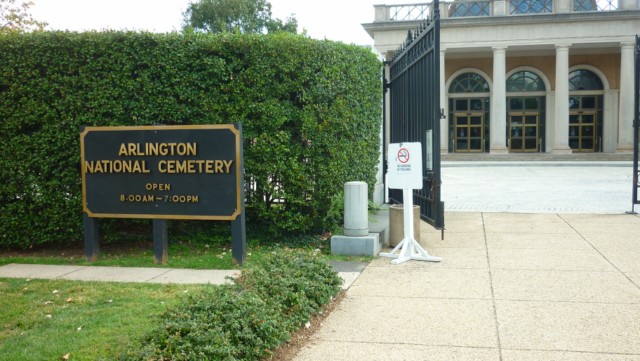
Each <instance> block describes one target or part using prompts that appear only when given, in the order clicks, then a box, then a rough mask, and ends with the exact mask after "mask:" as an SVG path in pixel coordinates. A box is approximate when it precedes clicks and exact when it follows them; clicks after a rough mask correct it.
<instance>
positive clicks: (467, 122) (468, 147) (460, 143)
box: [454, 113, 484, 152]
mask: <svg viewBox="0 0 640 361" xmlns="http://www.w3.org/2000/svg"><path fill="white" fill-rule="evenodd" d="M454 117H455V122H454V123H455V129H454V132H455V133H454V134H455V142H454V144H455V151H456V152H483V151H484V136H483V132H482V127H483V125H484V117H483V116H482V114H474V113H466V114H454Z"/></svg>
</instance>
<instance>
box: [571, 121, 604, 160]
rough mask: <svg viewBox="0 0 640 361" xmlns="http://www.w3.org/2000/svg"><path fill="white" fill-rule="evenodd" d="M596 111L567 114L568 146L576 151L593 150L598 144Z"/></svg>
mask: <svg viewBox="0 0 640 361" xmlns="http://www.w3.org/2000/svg"><path fill="white" fill-rule="evenodd" d="M597 137H598V113H597V112H582V111H580V112H571V113H570V114H569V146H570V147H571V149H573V150H574V151H576V152H595V151H596V150H597V146H598V138H597Z"/></svg>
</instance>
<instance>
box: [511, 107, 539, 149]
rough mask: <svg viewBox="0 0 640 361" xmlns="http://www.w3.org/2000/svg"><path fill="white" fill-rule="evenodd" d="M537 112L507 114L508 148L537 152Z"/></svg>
mask: <svg viewBox="0 0 640 361" xmlns="http://www.w3.org/2000/svg"><path fill="white" fill-rule="evenodd" d="M539 119H540V115H539V113H522V114H509V150H510V151H512V152H538V151H539V147H538V145H539V144H540V134H539V133H540V132H539V129H538V123H539Z"/></svg>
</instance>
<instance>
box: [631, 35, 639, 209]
mask: <svg viewBox="0 0 640 361" xmlns="http://www.w3.org/2000/svg"><path fill="white" fill-rule="evenodd" d="M634 73H635V74H634V96H633V118H634V119H633V204H632V209H631V211H632V212H633V211H634V209H633V205H635V204H640V201H639V200H638V188H639V187H640V184H639V183H638V153H639V152H640V149H639V148H640V145H639V144H638V143H639V142H640V139H638V138H639V137H640V136H639V135H638V133H639V132H640V120H639V119H638V115H639V114H638V113H640V104H639V102H640V99H639V98H640V38H638V36H637V35H636V49H635V72H634Z"/></svg>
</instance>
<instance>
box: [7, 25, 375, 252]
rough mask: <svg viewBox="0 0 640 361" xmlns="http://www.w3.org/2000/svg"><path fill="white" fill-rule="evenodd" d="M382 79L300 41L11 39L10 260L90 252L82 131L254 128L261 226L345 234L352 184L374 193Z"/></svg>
mask: <svg viewBox="0 0 640 361" xmlns="http://www.w3.org/2000/svg"><path fill="white" fill-rule="evenodd" d="M380 69H381V63H380V62H379V61H378V60H377V59H376V57H375V56H374V54H372V53H371V51H370V50H369V49H366V48H361V47H357V46H352V45H345V44H341V43H336V42H331V41H317V40H312V39H308V38H305V37H302V36H296V35H291V34H277V35H269V36H263V35H237V34H235V35H234V34H225V35H202V34H191V35H184V34H177V33H174V34H149V33H130V32H126V33H125V32H106V33H96V32H91V33H69V32H48V33H28V34H9V35H1V36H0V127H1V128H0V184H2V187H0V205H1V207H2V209H1V210H2V212H1V214H0V217H1V219H0V247H15V246H19V247H28V246H32V245H37V244H42V243H61V242H67V241H70V240H79V239H82V227H81V226H82V224H81V219H82V218H81V187H80V162H79V158H80V150H79V129H80V127H81V126H82V125H91V126H116V125H151V124H220V123H232V122H243V128H244V135H245V142H244V146H245V165H246V179H247V180H248V181H250V182H251V183H252V184H254V185H255V187H254V188H253V189H252V190H250V191H248V192H247V206H248V222H249V224H250V225H259V224H261V225H266V227H267V229H268V230H269V231H273V232H276V231H287V232H301V233H304V232H311V231H314V230H316V229H320V228H323V227H330V226H333V225H334V223H335V222H336V221H337V220H336V219H335V218H336V217H335V214H336V213H337V212H336V207H339V206H340V203H341V202H339V201H337V200H338V199H341V197H342V195H341V194H342V187H343V183H344V182H346V181H352V180H360V181H366V182H368V183H369V184H370V186H373V184H374V180H375V173H376V168H377V160H378V155H379V150H378V142H379V129H380V128H379V127H380V119H381V80H380ZM278 200H284V202H278Z"/></svg>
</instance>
